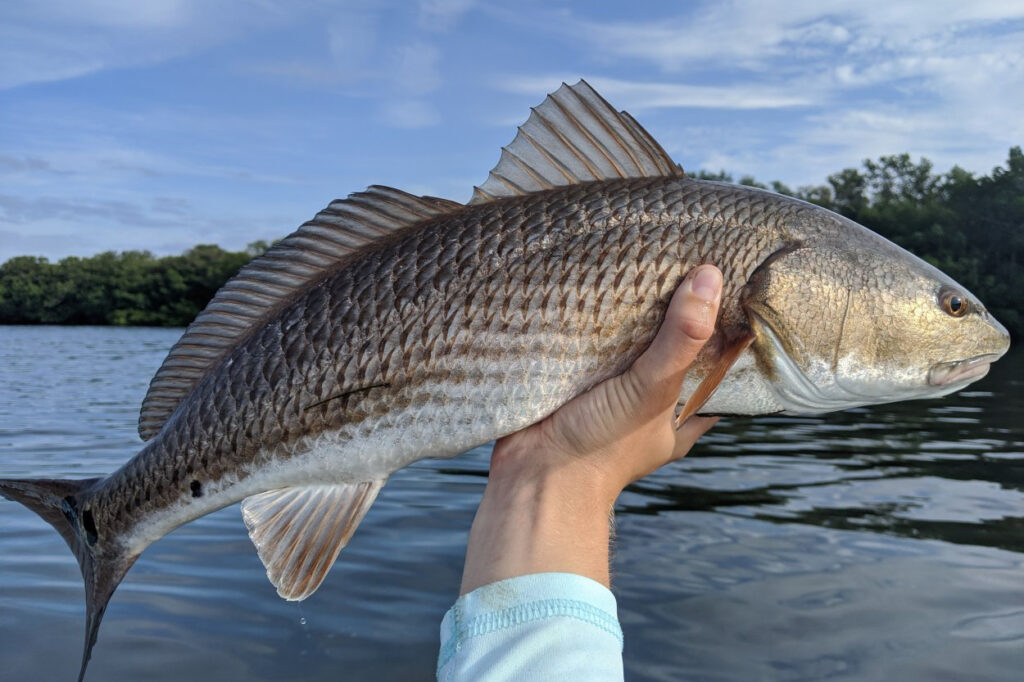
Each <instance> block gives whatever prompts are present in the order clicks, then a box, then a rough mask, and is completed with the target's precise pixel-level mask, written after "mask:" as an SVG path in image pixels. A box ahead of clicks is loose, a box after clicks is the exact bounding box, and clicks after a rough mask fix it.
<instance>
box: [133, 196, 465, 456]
mask: <svg viewBox="0 0 1024 682" xmlns="http://www.w3.org/2000/svg"><path fill="white" fill-rule="evenodd" d="M459 208H462V205H461V204H458V203H456V202H454V201H448V200H446V199H436V198H433V197H416V196H413V195H411V194H406V193H405V192H402V191H400V190H397V189H392V188H390V187H381V186H377V185H375V186H372V187H370V188H369V189H367V190H366V191H365V192H359V193H356V194H353V195H351V196H349V197H348V198H347V199H339V200H337V201H334V202H332V203H331V205H330V206H328V207H327V208H325V209H324V210H323V211H321V212H320V213H318V214H317V215H316V217H314V218H313V219H312V220H310V221H309V222H308V223H306V224H305V225H303V226H302V227H300V228H299V229H298V230H297V231H295V232H293V233H292V234H291V235H289V236H287V237H285V238H284V239H282V240H281V241H280V242H278V243H277V244H275V245H274V246H273V247H272V248H270V249H269V250H268V251H267V252H266V253H265V254H263V255H262V256H260V257H259V258H256V259H255V260H253V261H252V262H251V263H249V264H248V265H246V266H245V267H243V268H242V269H241V270H239V271H238V274H237V275H235V277H234V278H233V279H231V280H230V281H228V283H227V284H225V285H224V286H223V287H221V289H220V291H218V292H217V294H216V295H215V296H214V297H213V300H211V301H210V303H209V304H208V305H207V306H206V309H205V310H203V312H201V313H199V315H198V316H197V317H196V319H195V321H193V322H192V324H191V325H189V327H188V329H187V330H185V334H184V335H183V336H182V337H181V338H180V339H179V340H178V342H177V343H176V344H174V347H173V348H171V351H170V353H168V354H167V358H166V359H165V360H164V364H163V365H162V366H161V367H160V369H159V370H157V373H156V375H154V377H153V380H152V381H151V382H150V384H149V391H148V392H147V393H146V397H145V399H144V400H143V401H142V411H141V413H140V414H139V435H140V436H142V439H143V440H149V439H150V438H152V437H153V436H155V435H156V434H157V433H158V432H159V431H160V429H161V428H163V425H164V422H166V421H167V418H168V417H169V416H170V415H171V413H173V412H174V410H175V409H176V408H177V407H178V405H179V403H181V401H182V400H183V399H184V398H185V396H187V395H188V394H189V393H190V392H191V391H192V389H193V388H194V387H195V385H196V383H198V381H199V379H200V378H201V377H202V376H203V375H204V374H205V373H206V372H207V371H208V370H209V369H210V367H211V366H213V364H214V363H216V362H217V361H218V360H219V359H220V358H222V357H223V356H224V355H225V354H226V353H227V352H228V351H230V350H231V348H233V347H234V346H235V344H237V343H238V341H239V340H240V339H241V338H243V337H244V336H245V335H246V334H247V333H248V332H249V330H250V329H252V328H253V327H254V326H255V325H256V324H257V323H258V322H259V321H260V320H262V319H264V317H265V316H267V315H268V314H269V313H271V312H272V311H274V310H276V309H278V308H279V307H280V306H281V305H283V304H284V303H286V302H287V301H289V300H290V299H291V298H292V296H293V295H294V294H295V293H296V292H297V291H298V290H300V289H302V288H304V287H305V286H306V285H307V284H308V283H309V282H310V281H312V280H315V279H317V278H319V277H321V276H322V275H323V273H324V272H326V271H327V270H329V269H330V268H332V267H333V266H335V265H337V264H338V263H340V262H341V261H343V260H345V259H346V258H347V257H348V256H350V255H351V254H352V253H355V252H357V251H359V250H360V249H361V248H363V247H364V246H366V245H367V244H371V243H373V242H374V241H375V240H377V239H379V238H380V237H382V236H384V235H388V234H391V233H393V232H395V231H397V230H400V229H403V228H405V227H408V226H410V225H414V224H416V223H418V222H421V221H423V220H426V219H428V218H433V217H436V216H439V215H443V214H445V213H450V212H452V211H454V210H457V209H459Z"/></svg>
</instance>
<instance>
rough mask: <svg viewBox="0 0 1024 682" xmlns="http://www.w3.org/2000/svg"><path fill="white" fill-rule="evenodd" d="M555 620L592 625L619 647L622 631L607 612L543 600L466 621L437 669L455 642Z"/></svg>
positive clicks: (453, 649)
mask: <svg viewBox="0 0 1024 682" xmlns="http://www.w3.org/2000/svg"><path fill="white" fill-rule="evenodd" d="M558 617H561V618H573V619H575V620H578V621H582V622H584V623H587V624H588V625H593V626H594V627H596V628H598V629H600V630H603V631H604V632H607V633H608V634H610V635H612V636H613V637H615V639H616V640H618V642H619V648H620V649H621V648H622V628H621V627H620V626H619V621H618V619H617V618H615V617H614V616H611V615H609V614H608V612H607V611H604V610H603V609H599V608H597V607H596V606H593V605H592V604H588V603H587V602H582V601H577V600H575V599H545V600H542V601H535V602H530V603H528V604H520V605H519V606H514V607H511V608H508V609H502V610H500V611H493V612H491V613H485V614H482V615H480V616H477V617H476V618H473V619H471V620H470V621H468V622H465V623H459V624H458V625H457V626H456V629H455V633H454V636H453V637H452V638H451V639H450V640H448V642H447V643H446V646H445V650H444V652H442V654H441V657H440V658H439V661H440V662H439V663H438V670H440V669H441V668H443V667H444V666H445V665H446V664H447V663H448V661H450V660H451V658H452V657H453V656H454V655H455V652H456V644H457V643H461V642H464V641H466V640H470V639H473V638H474V637H480V636H481V635H486V634H488V633H491V632H496V631H498V630H507V629H509V628H512V627H515V626H517V625H522V624H524V623H531V622H534V621H538V620H543V619H545V618H558Z"/></svg>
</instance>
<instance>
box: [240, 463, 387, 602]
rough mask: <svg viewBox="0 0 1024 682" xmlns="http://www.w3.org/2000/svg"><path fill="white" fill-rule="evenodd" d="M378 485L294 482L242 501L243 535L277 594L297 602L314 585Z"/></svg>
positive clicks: (362, 514) (364, 513)
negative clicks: (290, 485)
mask: <svg viewBox="0 0 1024 682" xmlns="http://www.w3.org/2000/svg"><path fill="white" fill-rule="evenodd" d="M383 485H384V481H383V480H379V481H365V482H362V483H352V484H347V485H346V484H342V485H308V486H296V487H292V488H281V489H280V490H270V491H268V492H265V493H260V494H258V495H253V496H251V497H247V498H245V499H244V500H243V501H242V519H243V520H244V521H245V526H246V528H248V529H249V538H250V539H251V540H252V542H253V544H254V545H256V552H257V553H258V554H259V557H260V560H261V561H262V562H263V565H264V566H265V567H266V569H267V577H268V578H270V582H271V583H273V585H274V587H276V588H277V593H278V594H279V595H281V596H282V597H283V598H285V599H287V600H288V601H301V600H303V599H305V598H306V597H308V596H309V595H311V594H313V592H315V591H316V589H317V588H318V587H320V583H322V582H323V580H324V578H325V577H326V576H327V572H328V571H329V570H330V568H331V566H332V565H333V564H334V560H335V559H337V558H338V554H339V553H340V552H341V550H342V548H343V547H344V546H345V545H346V544H348V541H349V539H350V538H351V537H352V534H353V533H354V532H355V530H356V528H357V527H358V526H359V522H360V521H362V520H363V517H364V516H366V512H367V511H368V510H369V509H370V505H372V504H373V501H374V500H375V499H376V498H377V493H378V491H380V489H381V486H383Z"/></svg>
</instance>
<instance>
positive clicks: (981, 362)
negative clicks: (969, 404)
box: [928, 353, 1000, 386]
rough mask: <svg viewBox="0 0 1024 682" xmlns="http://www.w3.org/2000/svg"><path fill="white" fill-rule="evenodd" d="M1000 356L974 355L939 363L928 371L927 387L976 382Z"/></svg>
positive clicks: (996, 354) (991, 354)
mask: <svg viewBox="0 0 1024 682" xmlns="http://www.w3.org/2000/svg"><path fill="white" fill-rule="evenodd" d="M999 357H1000V354H998V353H986V354H985V355H975V356H974V357H973V358H967V359H966V360H954V361H953V362H940V363H938V364H936V365H933V366H932V368H931V369H930V370H928V385H929V386H949V385H951V384H960V383H970V382H972V381H976V380H978V379H980V378H982V377H983V376H985V375H986V374H988V370H989V368H990V367H991V366H992V363H993V362H995V361H996V360H998V359H999Z"/></svg>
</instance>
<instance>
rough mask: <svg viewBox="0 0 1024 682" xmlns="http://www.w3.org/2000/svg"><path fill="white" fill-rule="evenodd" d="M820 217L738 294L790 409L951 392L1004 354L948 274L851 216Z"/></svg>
mask: <svg viewBox="0 0 1024 682" xmlns="http://www.w3.org/2000/svg"><path fill="white" fill-rule="evenodd" d="M816 219H817V220H819V221H821V223H822V224H819V226H818V229H815V230H805V231H804V233H803V234H802V235H797V236H796V238H795V239H793V240H792V241H790V243H789V244H788V245H787V246H785V247H783V248H782V249H780V250H779V251H776V252H775V253H774V254H773V255H772V256H770V257H769V258H768V259H766V260H765V261H764V262H763V263H762V264H761V265H760V266H759V267H758V268H757V270H755V272H754V273H753V274H752V276H751V277H750V278H749V280H748V282H747V285H746V287H745V290H744V292H743V294H742V301H741V302H742V306H743V308H744V310H745V312H746V314H747V318H748V321H749V324H750V326H751V330H752V331H753V333H754V336H755V341H754V343H753V345H752V352H753V354H754V356H755V358H756V360H757V363H758V365H759V367H760V369H761V371H762V372H763V373H764V374H765V375H766V377H767V380H768V382H769V383H770V384H771V388H772V391H773V392H774V393H775V396H776V399H777V401H778V403H779V404H780V406H781V407H782V409H783V410H784V411H785V412H788V413H794V414H808V413H820V412H828V411H832V410H840V409H845V408H848V407H854V406H857V405H868V404H876V403H886V402H894V401H898V400H909V399H914V398H931V397H937V396H941V395H946V394H948V393H952V392H954V391H957V390H960V389H962V388H964V387H965V386H967V385H968V384H970V383H971V382H973V381H976V380H978V379H980V378H981V377H983V376H985V374H986V373H987V372H988V370H989V367H990V365H991V363H992V362H993V361H995V360H997V359H998V358H999V357H1000V356H1002V355H1003V354H1004V353H1005V352H1006V351H1007V349H1008V348H1009V343H1010V341H1009V339H1010V337H1009V334H1008V332H1007V331H1006V329H1005V328H1004V327H1003V326H1002V325H1001V324H1000V323H999V322H998V321H996V319H995V318H993V317H992V315H991V314H990V313H989V312H988V310H987V309H986V308H985V306H984V305H983V304H982V303H981V301H979V300H978V298H977V297H976V296H975V295H973V294H972V293H971V292H970V291H968V290H967V289H966V288H965V287H963V286H962V285H960V284H958V283H957V282H955V281H954V280H953V279H952V278H950V277H949V276H947V275H946V274H944V273H943V272H941V271H940V270H938V269H937V268H935V267H933V266H932V265H930V264H928V263H926V262H924V261H923V260H921V259H919V258H917V257H916V256H914V255H913V254H911V253H909V252H908V251H906V250H904V249H902V248H900V247H898V246H896V245H895V244H893V243H892V242H889V241H888V240H886V239H884V238H883V237H881V236H880V235H877V234H875V233H874V232H871V231H870V230H868V229H866V228H864V227H862V226H860V225H858V224H856V223H854V222H852V221H850V220H847V219H845V218H842V217H840V216H837V215H835V214H833V213H830V212H827V211H824V210H822V211H821V214H818V215H817V216H816ZM822 225H824V227H822Z"/></svg>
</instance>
